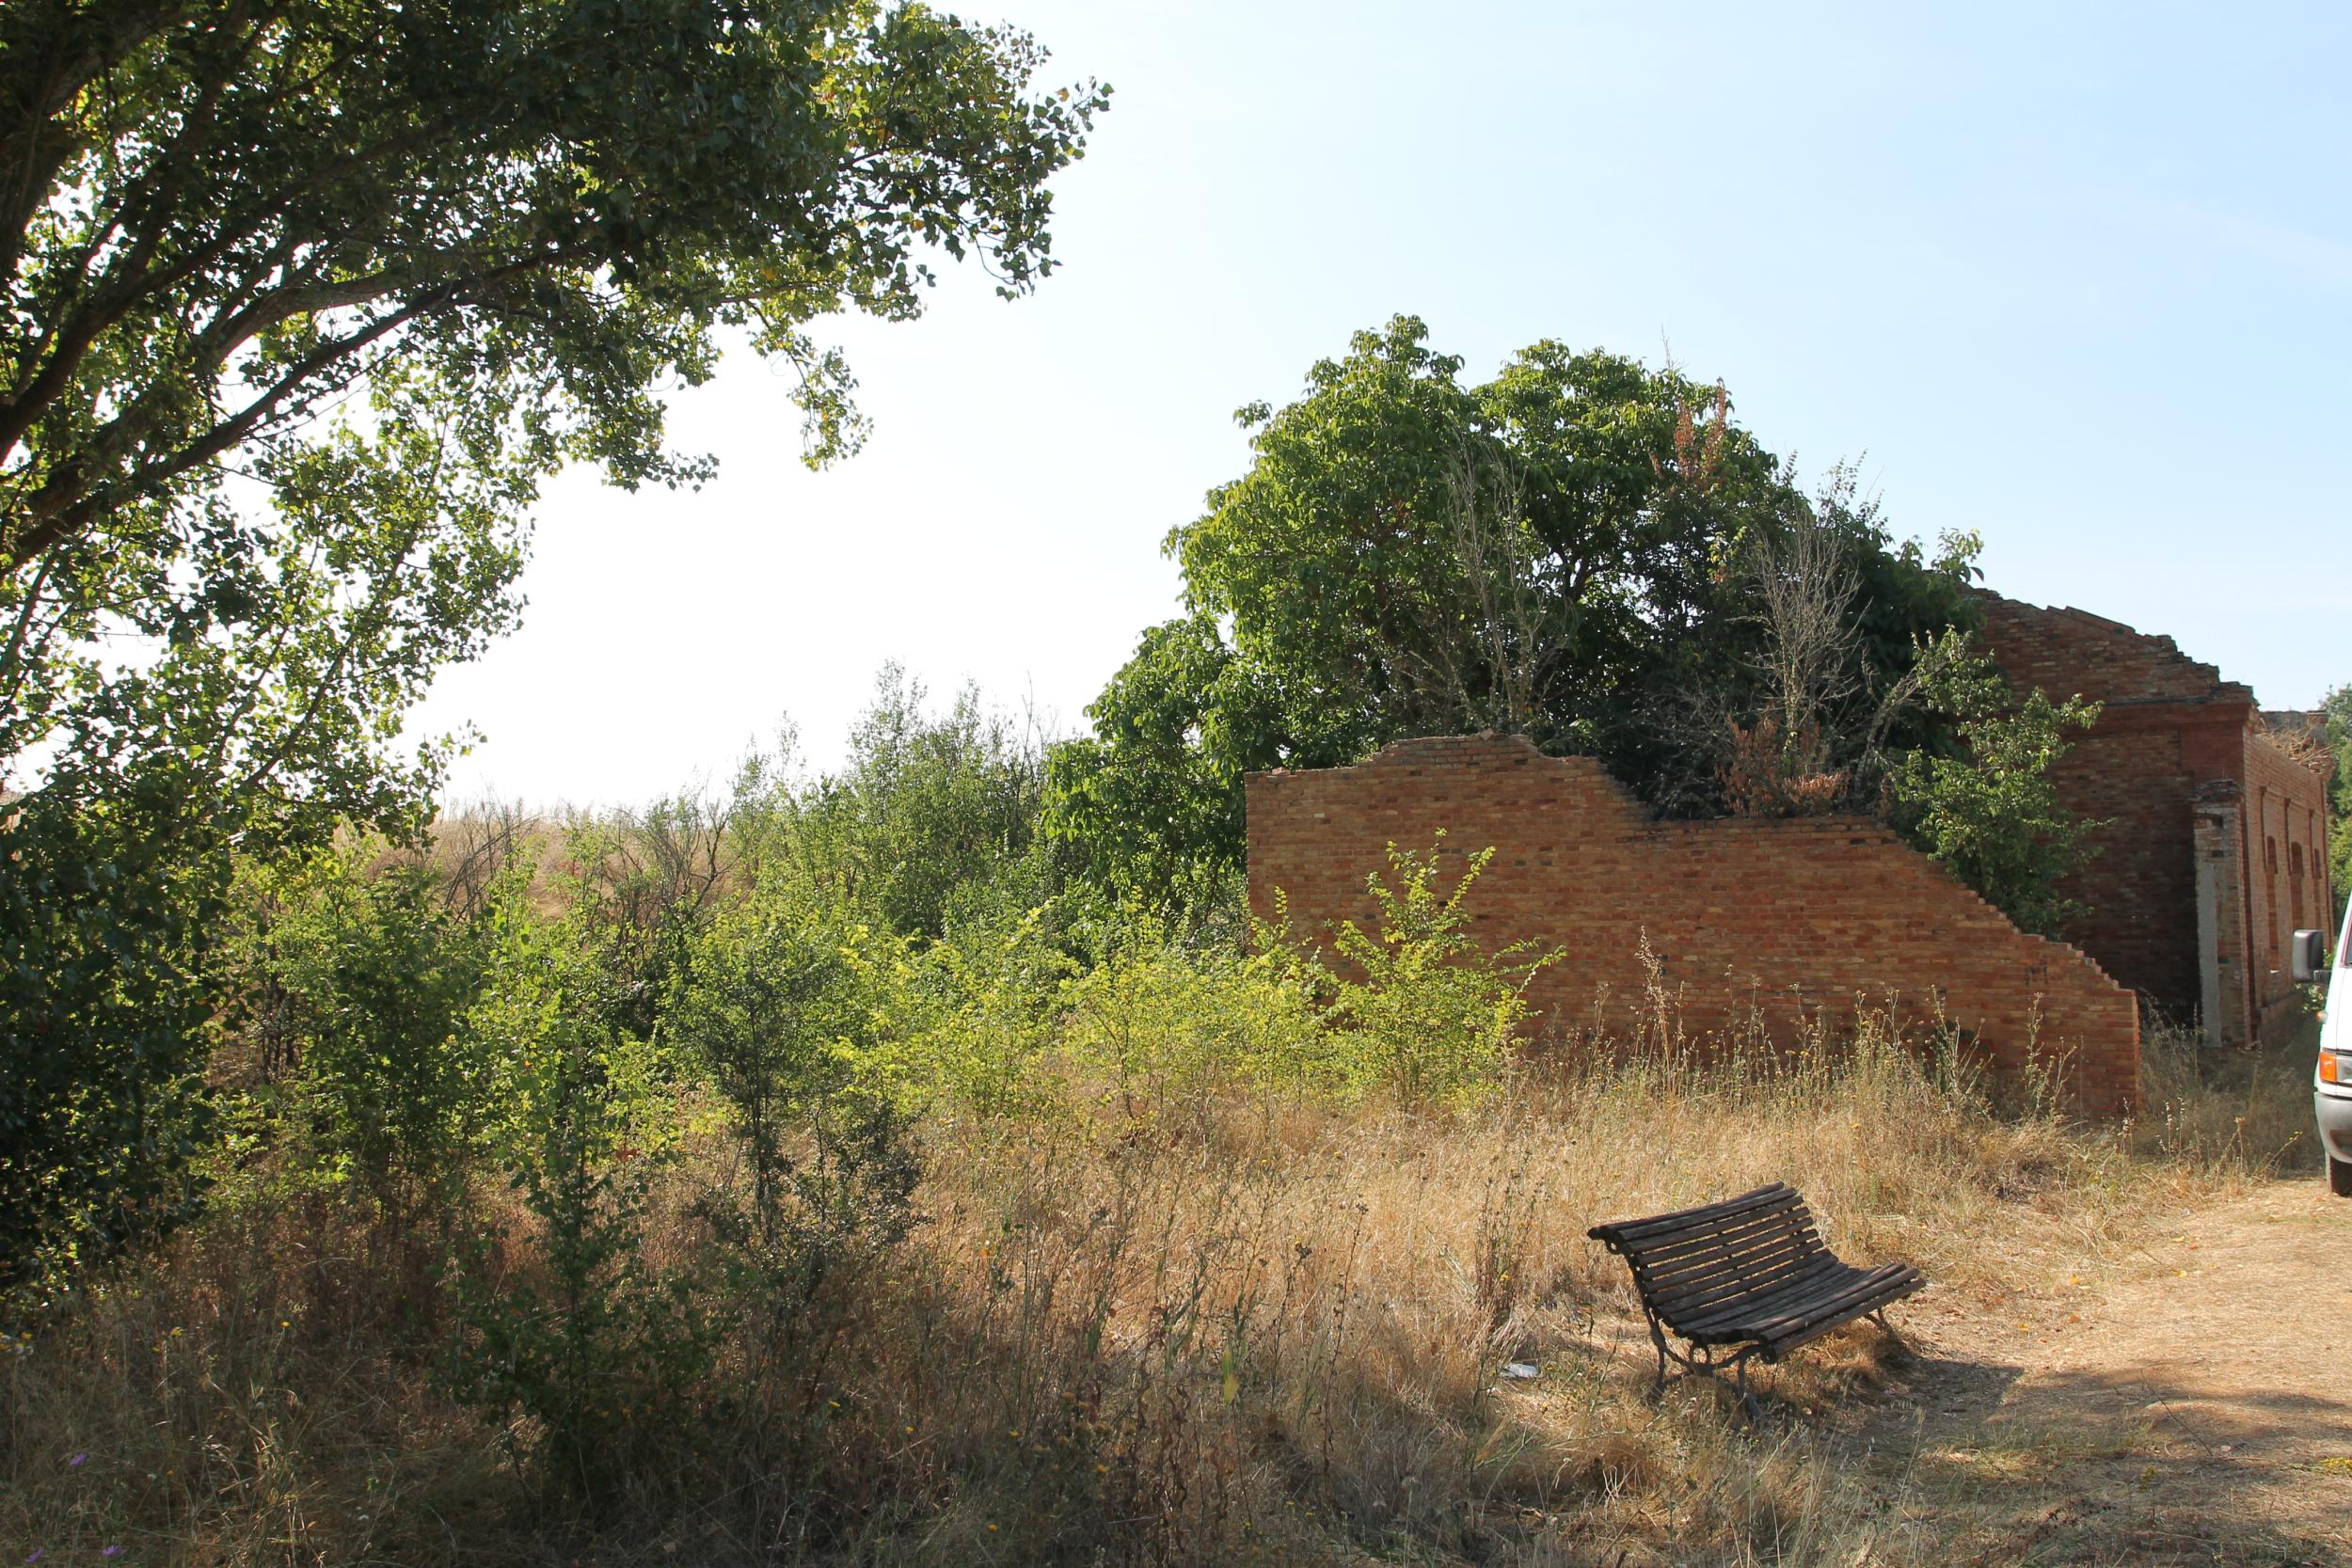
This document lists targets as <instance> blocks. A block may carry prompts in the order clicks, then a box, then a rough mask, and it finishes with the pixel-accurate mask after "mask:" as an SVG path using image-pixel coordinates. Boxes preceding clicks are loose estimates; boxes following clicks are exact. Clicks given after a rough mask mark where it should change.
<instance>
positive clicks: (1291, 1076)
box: [1060, 933, 1349, 1125]
mask: <svg viewBox="0 0 2352 1568" xmlns="http://www.w3.org/2000/svg"><path fill="white" fill-rule="evenodd" d="M1312 974H1313V972H1312V971H1311V969H1309V968H1308V967H1307V966H1305V965H1302V964H1301V963H1300V962H1299V961H1298V958H1297V956H1296V955H1295V954H1293V953H1291V952H1289V951H1288V950H1286V949H1284V948H1282V947H1281V946H1279V944H1269V945H1264V946H1261V947H1260V948H1259V949H1258V950H1256V951H1253V952H1244V951H1241V950H1239V949H1237V948H1235V947H1232V946H1228V945H1210V946H1207V947H1205V948H1190V947H1187V946H1185V945H1184V944H1183V943H1181V942H1177V941H1175V940H1173V939H1172V938H1170V937H1168V935H1167V934H1165V933H1147V934H1144V935H1141V936H1131V937H1130V938H1128V939H1127V940H1126V941H1123V942H1120V943H1118V944H1117V945H1116V946H1114V948H1113V950H1112V951H1111V952H1110V953H1109V954H1108V955H1106V956H1105V957H1104V958H1103V960H1102V961H1101V962H1099V963H1097V964H1096V965H1095V966H1094V967H1093V968H1091V969H1089V970H1088V971H1086V972H1085V973H1083V974H1077V975H1075V976H1073V978H1071V979H1070V980H1069V981H1068V982H1066V984H1065V986H1064V988H1063V994H1062V1004H1063V1006H1064V1008H1065V1010H1066V1011H1065V1017H1064V1020H1063V1023H1062V1028H1061V1034H1060V1045H1061V1049H1062V1051H1063V1052H1064V1053H1066V1054H1067V1056H1068V1057H1069V1059H1070V1060H1071V1061H1072V1062H1073V1064H1075V1065H1076V1066H1077V1067H1078V1068H1080V1069H1081V1070H1082V1071H1084V1072H1086V1073H1087V1074H1088V1075H1089V1076H1090V1077H1093V1078H1098V1079H1100V1080H1101V1081H1102V1082H1103V1084H1104V1092H1105V1094H1106V1096H1108V1097H1109V1098H1111V1099H1113V1100H1114V1101H1116V1104H1117V1106H1118V1109H1119V1110H1120V1115H1121V1116H1122V1117H1126V1118H1128V1119H1130V1120H1149V1119H1152V1118H1153V1117H1158V1116H1161V1115H1165V1114H1168V1113H1170V1112H1178V1113H1183V1114H1188V1115H1190V1116H1191V1117H1193V1118H1194V1119H1195V1120H1196V1121H1198V1122H1200V1123H1202V1124H1204V1125H1205V1123H1206V1121H1207V1120H1208V1116H1209V1109H1210V1102H1211V1101H1213V1100H1214V1099H1215V1098H1216V1096H1218V1095H1219V1094H1220V1093H1223V1092H1225V1091H1229V1090H1232V1089H1236V1088H1239V1089H1245V1090H1249V1091H1253V1092H1256V1093H1259V1094H1263V1095H1270V1096H1274V1097H1277V1098H1294V1097H1295V1098H1328V1097H1331V1096H1333V1095H1335V1094H1343V1093H1345V1092H1346V1091H1347V1089H1348V1088H1349V1084H1348V1079H1347V1075H1346V1073H1345V1071H1344V1069H1343V1062H1342V1060H1341V1059H1340V1058H1339V1056H1337V1055H1336V1054H1335V1053H1334V1050H1333V1042H1332V1040H1331V1039H1330V1038H1329V1037H1327V1035H1326V1034H1325V1032H1324V1030H1323V1028H1322V1023H1321V1019H1320V1017H1319V1016H1318V1012H1317V1008H1316V1005H1315V998H1314V991H1313V986H1312Z"/></svg>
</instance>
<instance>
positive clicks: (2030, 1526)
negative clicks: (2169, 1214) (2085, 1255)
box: [1841, 1179, 2352, 1568]
mask: <svg viewBox="0 0 2352 1568" xmlns="http://www.w3.org/2000/svg"><path fill="white" fill-rule="evenodd" d="M2020 1273H2021V1275H2030V1276H2033V1277H2037V1278H2039V1277H2042V1276H2043V1271H2042V1269H2039V1268H2033V1269H2021V1271H2020ZM1897 1321H1898V1323H1899V1327H1900V1328H1901V1329H1902V1331H1903V1333H1904V1336H1905V1338H1907V1339H1908V1340H1909V1342H1910V1345H1911V1347H1912V1353H1913V1354H1911V1355H1909V1356H1908V1357H1900V1358H1898V1359H1897V1360H1896V1362H1895V1364H1894V1365H1893V1366H1892V1367H1891V1368H1889V1370H1888V1372H1887V1377H1888V1383H1887V1385H1886V1388H1885V1397H1884V1398H1883V1400H1880V1401H1874V1402H1871V1405H1870V1407H1869V1408H1868V1409H1867V1413H1866V1412H1864V1411H1861V1410H1855V1411H1854V1415H1855V1417H1856V1419H1855V1422H1854V1425H1853V1427H1852V1430H1851V1431H1850V1432H1849V1433H1846V1434H1845V1435H1844V1437H1843V1440H1842V1444H1841V1446H1842V1447H1843V1449H1844V1451H1845V1453H1846V1454H1847V1455H1848V1456H1849V1461H1850V1463H1851V1464H1852V1465H1854V1466H1855V1467H1856V1468H1857V1469H1859V1470H1860V1471H1861V1472H1862V1474H1863V1475H1864V1476H1867V1479H1868V1482H1869V1484H1870V1485H1871V1486H1872V1487H1873V1489H1874V1490H1876V1491H1878V1492H1879V1493H1880V1495H1881V1496H1882V1497H1883V1499H1884V1504H1885V1508H1884V1513H1883V1518H1884V1520H1885V1530H1886V1536H1885V1538H1884V1545H1885V1548H1886V1550H1885V1552H1884V1557H1885V1559H1886V1560H1903V1559H1907V1558H1913V1559H1915V1557H1916V1555H1917V1554H1918V1548H1919V1547H1920V1546H1921V1545H1923V1544H1926V1543H1928V1542H1931V1541H1933V1542H1938V1543H1941V1544H1942V1545H1941V1549H1940V1550H1936V1551H1933V1552H1932V1553H1931V1555H1932V1556H1933V1557H1934V1558H1935V1559H1936V1560H1941V1561H1943V1562H1947V1563H1949V1564H1952V1565H1954V1568H1963V1565H1967V1564H1985V1565H1994V1564H2009V1563H2033V1564H2051V1565H2055V1564H2074V1563H2134V1564H2137V1563H2165V1564H2171V1563H2179V1564H2186V1563H2218V1564H2231V1565H2240V1564H2244V1565H2255V1564H2263V1565H2270V1564H2281V1565H2282V1564H2306V1563H2308V1564H2325V1565H2329V1568H2333V1565H2338V1564H2352V1202H2347V1201H2344V1200H2341V1199H2335V1198H2331V1197H2329V1196H2328V1195H2327V1192H2326V1189H2325V1186H2324V1184H2323V1183H2321V1182H2319V1181H2317V1180H2311V1179H2305V1180H2293V1181H2286V1180H2281V1181H2274V1182H2269V1183H2266V1184H2265V1185H2264V1186H2262V1187H2261V1188H2259V1189H2257V1190H2256V1191H2255V1192H2254V1193H2253V1194H2252V1195H2251V1196H2247V1197H2243V1198H2238V1199H2233V1200H2231V1201H2228V1202H2226V1203H2222V1204H2219V1205H2216V1206H2214V1207H2210V1208H2206V1209H2202V1210H2197V1211H2190V1212H2185V1213H2184V1214H2183V1215H2181V1216H2180V1217H2179V1218H2178V1220H2177V1221H2175V1222H2173V1223H2170V1224H2168V1225H2166V1226H2165V1227H2163V1229H2162V1232H2161V1233H2160V1234H2159V1235H2158V1237H2157V1238H2156V1239H2155V1240H2153V1241H2151V1242H2150V1243H2146V1244H2144V1245H2140V1246H2135V1247H2132V1248H2131V1249H2129V1250H2128V1251H2127V1252H2125V1253H2123V1254H2122V1256H2121V1257H2120V1258H2119V1259H2117V1260H2115V1261H2113V1262H2111V1263H2109V1264H2107V1265H2106V1267H2105V1268H2104V1269H2103V1270H2101V1271H2100V1272H2099V1273H2097V1274H2094V1275H2070V1276H2065V1278H2064V1283H2063V1284H2059V1285H2056V1286H2053V1287H2046V1288H2042V1289H2038V1290H2035V1291H2030V1292H2016V1293H2011V1294H2007V1295H2003V1294H1998V1293H1995V1292H1992V1291H1984V1292H1956V1291H1933V1290H1931V1291H1929V1292H1927V1293H1926V1294H1924V1295H1922V1296H1919V1297H1917V1298H1915V1300H1914V1301H1912V1302H1911V1303H1908V1304H1906V1306H1905V1307H1902V1308H1899V1309H1898V1314H1897ZM1849 1409H1850V1410H1852V1409H1853V1407H1852V1406H1849ZM1906 1537H1907V1538H1908V1539H1905V1538H1906ZM1906 1547H1907V1548H1909V1549H1908V1550H1906V1549H1904V1548H1906ZM1875 1556H1876V1554H1874V1553H1871V1552H1870V1551H1868V1550H1867V1548H1866V1550H1865V1552H1864V1554H1863V1555H1862V1556H1860V1557H1858V1558H1857V1559H1856V1561H1857V1562H1860V1561H1867V1560H1874V1558H1875Z"/></svg>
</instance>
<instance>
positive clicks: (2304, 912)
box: [2240, 730, 2335, 1033]
mask: <svg viewBox="0 0 2352 1568" xmlns="http://www.w3.org/2000/svg"><path fill="white" fill-rule="evenodd" d="M2244 746H2245V763H2244V767H2245V771H2244V773H2243V774H2242V775H2241V776H2242V778H2243V780H2244V782H2243V784H2241V786H2240V788H2241V790H2242V791H2243V793H2242V795H2241V797H2240V805H2241V808H2242V809H2243V811H2244V812H2245V817H2246V858H2247V869H2248V873H2249V875H2248V877H2247V903H2248V907H2249V920H2248V925H2249V928H2250V931H2251V936H2252V944H2251V945H2252V953H2251V959H2252V964H2253V973H2254V976H2255V990H2254V1025H2255V1029H2256V1032H2257V1033H2263V1032H2266V1031H2268V1030H2270V1029H2272V1028H2274V1027H2276V1026H2278V1025H2279V1024H2280V1023H2281V1022H2285V1021H2286V1020H2287V1019H2288V1018H2289V1017H2291V1016H2294V1015H2295V1012H2296V998H2295V982H2294V980H2293V978H2292V977H2291V976H2290V975H2289V974H2288V973H2287V965H2286V953H2287V939H2288V937H2289V936H2290V935H2291V934H2292V933H2293V932H2295V931H2296V930H2298V929H2304V928H2320V929H2327V918H2328V908H2329V907H2330V901H2329V899H2328V851H2327V847H2326V846H2327V842H2328V839H2327V825H2328V797H2327V784H2326V782H2325V781H2324V780H2323V779H2322V778H2321V776H2320V775H2319V774H2317V773H2315V772H2314V771H2312V769H2311V768H2308V767H2306V766H2305V765H2304V764H2302V763H2301V762H2299V761H2297V760H2296V758H2294V757H2293V756H2291V755H2289V754H2288V753H2287V752H2286V751H2285V750H2284V749H2282V748H2281V747H2280V746H2279V745H2277V744H2276V743H2274V742H2273V741H2271V740H2270V739H2269V738H2268V737H2267V736H2264V735H2262V734H2260V733H2258V732H2255V731H2251V730H2249V731H2248V732H2247V734H2246V736H2245V738H2244ZM2334 936H2335V933H2334V931H2333V930H2328V938H2329V940H2330V941H2331V942H2332V941H2333V940H2334Z"/></svg>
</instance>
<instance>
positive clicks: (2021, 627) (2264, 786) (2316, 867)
mask: <svg viewBox="0 0 2352 1568" xmlns="http://www.w3.org/2000/svg"><path fill="white" fill-rule="evenodd" d="M1976 602H1977V605H1978V607H1979V610H1982V611H1983V614H1984V631H1983V640H1984V642H1985V645H1986V648H1987V651H1989V652H1990V653H1991V654H1992V655H1993V657H1994V659H1995V660H1996V661H1997V662H1998V663H1999V664H2000V666H2001V667H2002V669H2003V670H2004V671H2005V672H2006V673H2008V674H2009V676H2010V679H2011V680H2012V681H2015V682H2017V683H2019V684H2021V685H2027V686H2033V687H2038V688H2040V689H2042V691H2043V692H2044V693H2045V694H2047V695H2048V696H2050V697H2051V698H2053V699H2056V700H2058V701H2063V700H2065V699H2066V698H2068V697H2071V696H2075V695H2081V696H2086V697H2090V698H2091V699H2093V700H2095V701H2097V702H2099V703H2101V704H2103V705H2104V706H2103V708H2102V711H2101V713H2100V716H2099V722H2098V726H2097V727H2096V728H2095V729H2094V730H2093V731H2092V732H2091V733H2090V735H2089V736H2086V737H2084V738H2083V739H2082V740H2080V741H2078V742H2076V744H2075V746H2074V751H2073V752H2070V753H2069V754H2068V755H2067V757H2066V758H2065V759H2064V760H2063V761H2062V762H2061V763H2060V764H2059V765H2058V771H2057V773H2056V775H2055V777H2056V779H2057V782H2058V795H2059V799H2060V800H2062V801H2063V802H2064V803H2065V804H2066V806H2067V807H2068V808H2069V809H2071V810H2073V811H2075V812H2078V813H2080V814H2081V815H2083V816H2089V817H2092V818H2094V819H2100V820H2103V821H2104V822H2105V823H2106V825H2105V826H2104V827H2102V828H2101V829H2100V830H2099V831H2097V832H2095V833H2093V834H2092V835H2091V843H2092V844H2093V845H2094V846H2096V847H2098V848H2099V850H2100V851H2101V852H2100V853H2099V854H2098V855H2097V856H2096V857H2095V858H2094V859H2092V860H2091V861H2090V863H2089V864H2087V865H2086V866H2084V867H2083V869H2082V870H2081V872H2080V873H2079V874H2077V875H2076V876H2075V877H2074V879H2072V881H2071V882H2070V883H2069V885H2068V886H2067V888H2066V892H2067V894H2068V895H2069V896H2071V897H2073V898H2074V899H2076V900H2077V901H2079V902H2080V903H2082V904H2083V905H2085V906H2087V908H2088V911H2089V912H2088V913H2087V914H2086V915H2085V916H2084V917H2083V918H2082V919H2080V920H2078V921H2077V922H2075V924H2074V926H2073V927H2070V928H2069V930H2068V932H2067V935H2068V937H2069V938H2070V939H2071V940H2073V941H2074V942H2077V943H2079V944H2080V945H2081V947H2082V948H2083V950H2084V951H2085V952H2087V953H2089V954H2090V955H2091V956H2092V957H2094V958H2097V959H2098V960H2099V962H2100V963H2101V964H2103V965H2105V966H2106V969H2107V971H2108V972H2109V973H2110V974H2114V976H2115V977H2116V978H2117V979H2118V980H2119V981H2121V982H2122V983H2123V984H2124V985H2126V986H2129V987H2131V988H2133V989H2134V990H2137V991H2139V992H2141V993H2142V994H2143V995H2145V996H2146V997H2147V998H2148V999H2149V1000H2150V1001H2151V1002H2153V1003H2154V1004H2155V1005H2156V1006H2159V1007H2160V1008H2162V1009H2163V1010H2165V1011H2166V1012H2168V1013H2170V1014H2171V1015H2173V1016H2174V1017H2177V1018H2182V1019H2186V1018H2188V1017H2189V1016H2191V1015H2192V1014H2194V1013H2196V1012H2198V1011H2199V1010H2200V1009H2201V1008H2202V1009H2203V1010H2204V1011H2205V1012H2206V1013H2207V1014H2208V1017H2207V1020H2206V1022H2207V1024H2208V1027H2209V1028H2210V1029H2213V1030H2215V1031H2216V1036H2215V1037H2216V1038H2217V1039H2219V1040H2223V1041H2227V1042H2233V1043H2237V1042H2243V1041H2245V1040H2247V1039H2249V1038H2250V1037H2253V1036H2255V1035H2257V1034H2259V1033H2261V1032H2262V1031H2264V1030H2265V1029H2266V1028H2269V1027H2272V1026H2275V1025H2276V1024H2277V1023H2279V1022H2281V1021H2283V1020H2284V1019H2285V1018H2286V1017H2287V1016H2288V1015H2289V1013H2290V1011H2291V1010H2292V1009H2291V1003H2292V1001H2293V995H2292V990H2293V988H2292V982H2290V981H2289V980H2288V978H2287V977H2286V975H2285V974H2284V973H2283V972H2282V970H2283V961H2284V954H2285V950H2286V942H2287V934H2288V933H2289V932H2290V931H2292V930H2295V929H2296V928H2297V926H2298V920H2297V915H2298V911H2299V913H2300V915H2301V917H2302V918H2301V920H2300V924H2301V925H2304V926H2318V927H2324V926H2325V925H2326V924H2327V917H2328V912H2329V911H2331V910H2332V909H2333V907H2334V906H2333V895H2334V892H2335V890H2333V889H2331V888H2329V887H2328V881H2327V858H2326V855H2325V853H2324V851H2320V850H2318V849H2316V848H2315V846H2318V845H2322V844H2324V843H2325V842H2326V833H2327V823H2328V803H2327V780H2326V777H2325V775H2324V774H2323V773H2322V772H2319V771H2316V770H2314V769H2313V768H2312V767H2311V766H2309V765H2308V764H2307V763H2306V762H2304V761H2301V760H2298V759H2297V758H2296V757H2295V756H2293V755H2292V754H2290V753H2289V752H2287V751H2286V750H2284V749H2283V748H2282V747H2281V746H2280V745H2279V744H2278V743H2277V742H2275V741H2273V740H2271V739H2269V738H2267V737H2265V736H2264V735H2263V734H2262V733H2261V730H2260V728H2259V726H2258V725H2257V724H2256V722H2255V718H2256V710H2255V707H2254V696H2253V693H2252V692H2251V691H2250V690H2249V689H2247V688H2246V687H2243V686H2240V685H2237V684H2235V683H2234V682H2230V681H2225V680H2223V679H2221V676H2220V672H2219V671H2217V670H2216V669H2215V668H2214V667H2213V666H2212V665H2210V664H2201V663H2199V662H2198V661H2197V660H2195V659H2192V658H2190V657H2187V656H2186V655H2185V654H2183V653H2182V652H2181V650H2180V648H2179V647H2178V646H2177V645H2176V644H2175V643H2174V642H2173V641H2172V640H2171V639H2170V638H2169V637H2154V636H2150V635H2148V634H2146V633H2143V632H2138V631H2135V630H2133V629H2132V628H2131V627H2130V626H2123V625H2122V624H2121V623H2119V622H2115V621H2109V620H2106V619H2105V618H2104V617H2101V616H2097V615H2092V614H2090V613H2089V612H2088V611H2085V610H2062V609H2043V608H2041V607H2039V606H2035V605H2028V604H2020V603H2017V602H2016V601H2014V600H2011V599H2005V598H2002V597H2000V596H1999V595H1997V594H1978V595H1977V596H1976ZM2224 786H2226V788H2225V787H2224ZM2217 813H2220V814H2224V815H2227V816H2228V831H2229V832H2231V833H2232V834H2233V835H2234V836H2235V842H2233V843H2231V844H2229V845H2227V846H2224V845H2222V844H2221V843H2220V842H2219V840H2218V839H2217V836H2216V835H2217V833H2218V832H2220V831H2221V830H2220V828H2219V827H2218V826H2217V823H2216V821H2215V820H2212V818H2213V817H2214V816H2216V814H2217ZM2200 814H2202V815H2200ZM2201 904H2202V905H2203V906H2204V908H2205V911H2206V912H2205V916H2204V918H2205V920H2206V922H2207V926H2206V928H2205V929H2204V930H2203V931H2202V933H2201V931H2200V927H2199V924H2198V922H2199V915H2198V910H2199V908H2200V905H2201ZM2216 987H2218V988H2219V989H2215V988H2216Z"/></svg>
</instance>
